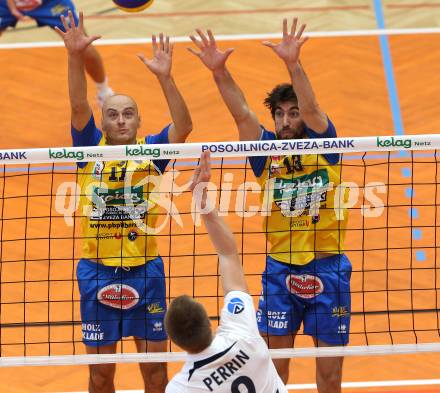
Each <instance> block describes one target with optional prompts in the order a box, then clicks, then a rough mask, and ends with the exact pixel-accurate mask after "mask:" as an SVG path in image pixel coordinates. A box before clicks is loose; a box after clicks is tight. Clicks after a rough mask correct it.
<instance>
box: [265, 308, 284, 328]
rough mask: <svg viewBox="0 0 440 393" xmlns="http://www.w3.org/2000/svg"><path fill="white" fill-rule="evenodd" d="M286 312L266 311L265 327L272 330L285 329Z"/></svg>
mask: <svg viewBox="0 0 440 393" xmlns="http://www.w3.org/2000/svg"><path fill="white" fill-rule="evenodd" d="M288 322H289V321H288V320H287V312H286V311H272V310H268V311H267V325H268V327H270V328H273V329H287V326H288Z"/></svg>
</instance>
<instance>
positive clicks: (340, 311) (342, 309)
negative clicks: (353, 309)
mask: <svg viewBox="0 0 440 393" xmlns="http://www.w3.org/2000/svg"><path fill="white" fill-rule="evenodd" d="M347 315H348V311H347V306H338V307H333V308H332V316H333V317H338V318H341V317H345V316H347Z"/></svg>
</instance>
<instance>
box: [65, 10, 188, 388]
mask: <svg viewBox="0 0 440 393" xmlns="http://www.w3.org/2000/svg"><path fill="white" fill-rule="evenodd" d="M69 18H70V19H71V20H72V18H73V17H72V13H71V12H69ZM61 19H62V22H63V25H64V29H65V33H63V32H60V34H61V35H62V37H63V39H64V44H65V46H66V49H67V53H68V73H69V94H70V103H71V109H72V139H73V145H74V146H94V145H100V146H102V145H133V147H132V148H130V147H127V154H132V155H133V157H134V159H135V156H136V154H137V152H139V149H141V147H137V146H136V144H147V145H150V146H151V147H145V146H143V147H142V149H143V151H144V153H145V152H146V151H148V152H149V153H150V154H151V156H152V157H157V149H155V147H154V145H155V144H158V143H161V144H162V143H180V142H185V140H186V138H187V136H188V135H189V133H190V132H191V130H192V123H191V117H190V115H189V112H188V109H187V107H186V105H185V103H184V101H183V98H182V96H181V95H180V93H179V91H178V89H177V87H176V85H175V83H174V80H173V78H172V76H171V65H172V44H170V42H169V38H168V37H164V36H163V35H162V34H160V39H159V42H157V40H156V37H155V36H153V58H152V59H151V60H149V59H146V58H145V57H143V55H142V56H140V58H141V60H142V61H143V62H144V64H145V65H146V66H147V67H148V69H149V70H150V71H151V72H153V74H155V75H156V77H157V78H158V81H159V83H160V85H161V88H162V90H163V92H164V95H165V97H166V99H167V102H168V105H169V109H170V112H171V117H172V119H173V123H172V124H170V125H168V126H166V127H165V128H164V129H163V130H162V131H161V132H159V133H158V134H155V135H148V136H146V137H141V138H139V137H138V136H137V132H138V129H139V128H140V126H141V118H140V115H139V109H138V107H137V105H136V102H135V101H134V100H133V99H132V98H131V97H129V96H127V95H123V94H116V95H114V96H112V97H110V98H108V99H107V100H106V101H105V102H104V106H103V108H102V131H101V130H100V129H98V128H97V126H96V124H95V120H94V117H93V114H92V110H91V109H90V105H89V103H88V102H87V84H86V77H85V73H84V57H83V54H84V51H86V50H87V48H88V46H89V45H90V44H91V43H92V42H93V41H94V40H96V39H97V38H99V37H96V36H93V37H88V36H87V35H86V34H85V32H84V27H83V15H82V13H80V16H79V23H78V25H75V24H74V25H72V26H71V27H69V26H68V24H67V22H66V19H65V18H64V17H62V18H61ZM167 163H168V160H154V159H152V160H150V161H142V160H140V161H139V160H133V161H122V162H121V161H106V162H102V161H97V162H89V163H87V162H84V163H79V165H78V166H79V167H80V170H79V182H80V183H81V194H82V195H81V201H80V209H81V212H84V213H81V214H83V215H84V216H83V219H82V224H81V225H82V232H83V237H84V238H83V248H82V259H81V260H80V261H79V263H78V268H77V279H78V286H79V290H80V295H81V318H82V335H83V342H84V344H85V345H86V348H87V353H89V354H95V353H114V352H115V351H116V344H117V342H118V341H119V340H120V339H121V338H122V337H127V336H133V337H134V339H135V342H136V346H137V350H138V351H139V352H146V351H148V352H158V351H159V352H162V351H166V350H167V347H166V339H167V336H166V333H165V330H164V326H163V319H164V315H165V311H166V302H165V275H164V268H163V261H162V259H161V258H160V256H159V253H158V249H157V244H156V238H155V236H154V231H152V232H151V231H150V232H149V229H148V228H150V229H154V228H155V225H156V220H157V218H158V206H157V204H155V202H154V198H153V197H152V196H151V191H152V190H153V189H152V188H150V184H154V179H155V178H158V177H160V176H161V174H162V173H163V171H164V170H165V168H166V166H167ZM130 176H131V180H130V181H128V182H127V178H128V177H130ZM140 368H141V372H142V376H143V379H144V383H145V391H147V389H148V392H149V393H159V392H163V391H164V389H165V386H166V383H167V370H166V365H165V364H163V363H159V364H158V363H150V364H148V363H143V364H140ZM114 374H115V365H114V364H100V365H90V378H89V392H93V393H98V392H99V393H113V392H114V391H115V388H114V382H113V380H114Z"/></svg>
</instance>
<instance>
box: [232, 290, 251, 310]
mask: <svg viewBox="0 0 440 393" xmlns="http://www.w3.org/2000/svg"><path fill="white" fill-rule="evenodd" d="M225 305H226V307H227V309H228V311H229V312H230V313H232V314H239V313H240V312H241V311H242V309H241V307H242V306H244V305H248V306H250V307H251V308H253V307H254V303H253V301H252V296H251V295H249V293H247V292H243V291H230V292H228V293H227V294H226V295H225ZM237 307H238V308H237Z"/></svg>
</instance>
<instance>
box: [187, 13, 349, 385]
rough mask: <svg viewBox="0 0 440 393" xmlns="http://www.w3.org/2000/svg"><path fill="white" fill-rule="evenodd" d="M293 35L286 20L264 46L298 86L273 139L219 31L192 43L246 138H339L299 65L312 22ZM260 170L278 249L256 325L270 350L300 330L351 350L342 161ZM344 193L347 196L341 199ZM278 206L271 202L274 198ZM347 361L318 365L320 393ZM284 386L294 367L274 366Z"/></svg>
mask: <svg viewBox="0 0 440 393" xmlns="http://www.w3.org/2000/svg"><path fill="white" fill-rule="evenodd" d="M297 24H298V21H297V19H296V18H295V19H294V20H293V23H292V26H291V28H290V29H289V28H288V23H287V20H286V19H285V20H284V21H283V38H282V40H281V42H280V43H279V44H274V43H271V42H264V44H265V45H266V46H268V47H270V48H271V49H272V50H273V51H274V52H275V53H276V54H277V55H278V56H279V57H280V58H281V59H282V60H283V61H284V63H285V65H286V67H287V70H288V72H289V76H290V79H291V84H287V83H285V84H280V85H278V86H276V87H275V88H274V89H273V90H272V91H271V92H270V93H269V94H268V96H267V98H266V100H265V104H266V106H267V107H268V108H269V109H270V111H271V114H272V118H273V120H274V123H275V132H270V131H267V130H266V129H265V128H264V127H263V126H260V124H259V122H258V119H257V117H256V115H255V113H254V112H252V111H251V110H250V109H249V107H248V105H247V102H246V99H245V97H244V95H243V93H242V91H241V90H240V88H239V87H238V86H237V84H236V83H235V81H234V80H233V79H232V77H231V75H230V73H229V72H228V70H227V69H226V66H225V63H226V61H227V59H228V57H229V55H230V54H231V53H232V51H233V49H227V50H226V51H225V52H222V51H220V50H219V49H218V48H217V46H216V42H215V39H214V36H213V34H212V32H211V31H209V30H208V32H207V36H206V35H205V33H204V32H202V31H201V30H197V33H198V35H199V38H195V37H194V36H192V37H191V39H192V41H193V42H194V44H195V45H196V46H197V47H198V49H199V51H197V52H196V51H194V50H191V51H192V52H193V53H194V54H195V55H196V56H198V57H199V58H200V60H201V61H202V62H203V64H204V65H205V66H206V67H207V68H209V69H210V70H211V71H212V73H213V76H214V80H215V82H216V84H217V86H218V89H219V90H220V93H221V95H222V98H223V100H224V102H225V103H226V105H227V107H228V109H229V111H230V112H231V114H232V116H233V117H234V120H235V122H236V124H237V127H238V130H239V134H240V140H274V139H303V138H307V140H306V141H304V144H306V143H308V144H309V145H310V144H313V143H314V141H316V138H334V137H336V130H335V127H334V125H333V123H332V122H331V121H330V119H329V118H328V117H327V115H326V114H325V113H324V112H323V111H322V109H321V108H320V107H319V105H318V103H317V101H316V98H315V95H314V93H313V90H312V86H311V84H310V82H309V80H308V78H307V76H306V74H305V72H304V69H303V67H302V65H301V63H300V61H299V57H300V50H301V47H302V45H303V44H304V43H305V42H306V38H305V37H303V32H304V29H305V25H302V26H301V27H300V28H299V29H298V30H297ZM249 161H250V163H251V166H252V169H253V171H254V174H255V176H256V177H257V179H258V181H259V183H260V184H261V185H262V186H263V187H264V189H265V192H268V193H271V197H272V201H273V203H272V204H271V206H263V209H266V210H269V215H268V217H267V218H266V220H265V223H264V231H265V233H266V237H267V240H268V241H269V243H270V245H271V248H270V252H269V255H268V256H267V260H266V269H265V272H264V273H263V276H262V295H261V298H260V304H259V310H258V311H257V321H258V326H259V330H260V333H261V334H263V335H264V336H265V337H266V338H267V342H268V345H269V347H270V348H289V347H292V346H293V345H294V341H295V336H296V334H297V332H298V330H299V328H300V325H301V323H303V325H304V332H305V333H306V334H308V335H310V336H312V337H313V340H314V342H315V345H317V346H333V345H346V344H347V343H348V335H349V325H350V317H349V313H350V275H351V264H350V261H349V260H348V258H347V257H346V256H345V255H344V253H343V244H344V237H345V228H346V221H347V212H346V211H344V209H340V207H341V206H342V203H341V202H342V201H343V200H344V199H345V198H346V195H345V193H344V192H341V188H339V187H338V186H339V184H340V183H341V168H340V163H339V155H338V154H324V155H316V154H315V155H301V156H293V157H292V156H283V157H278V156H277V157H251V158H249ZM338 191H340V192H339V193H338ZM269 200H270V199H269ZM342 362H343V359H342V358H317V360H316V366H317V373H316V374H317V376H316V378H317V385H318V391H319V392H320V393H327V392H328V393H330V392H331V393H337V392H340V390H341V378H342ZM274 363H275V365H276V367H277V370H278V373H279V374H280V376H281V378H282V380H283V382H284V383H287V380H288V376H289V360H288V359H280V360H275V361H274Z"/></svg>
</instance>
